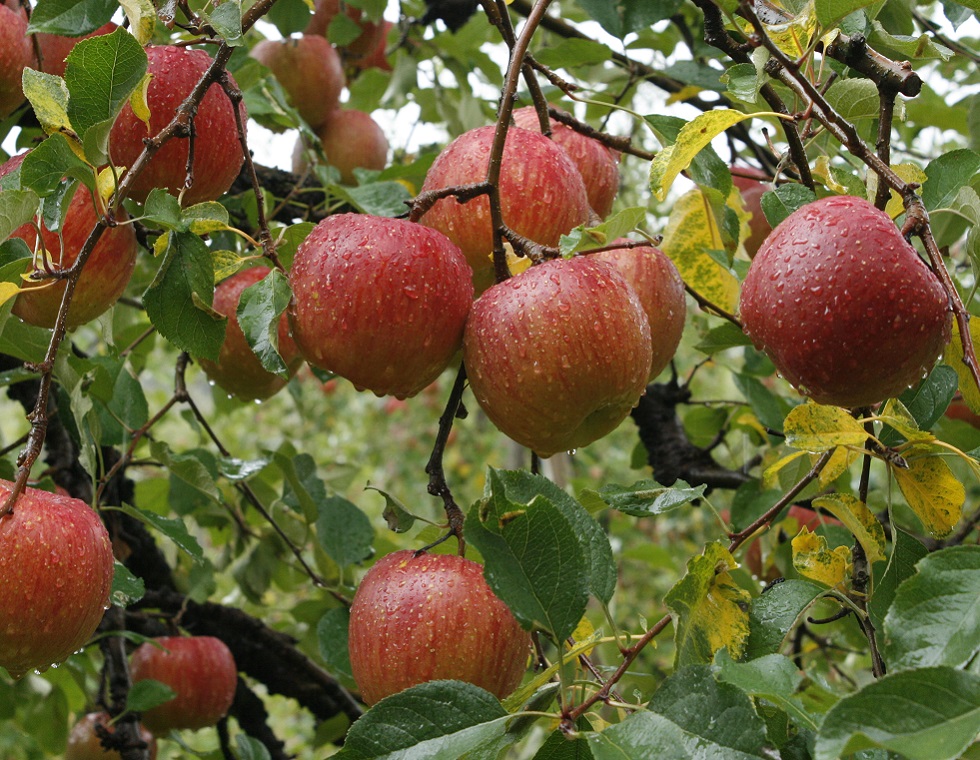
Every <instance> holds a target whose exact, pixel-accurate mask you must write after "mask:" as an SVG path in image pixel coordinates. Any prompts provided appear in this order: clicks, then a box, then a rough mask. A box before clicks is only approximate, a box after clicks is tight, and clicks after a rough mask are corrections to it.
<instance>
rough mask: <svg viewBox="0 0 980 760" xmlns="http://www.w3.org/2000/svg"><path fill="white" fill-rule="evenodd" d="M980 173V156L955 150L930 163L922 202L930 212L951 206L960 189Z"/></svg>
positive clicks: (970, 151) (972, 152) (969, 151)
mask: <svg viewBox="0 0 980 760" xmlns="http://www.w3.org/2000/svg"><path fill="white" fill-rule="evenodd" d="M977 172H980V154H977V153H975V152H974V151H972V150H966V149H962V150H953V151H950V152H949V153H944V154H943V155H941V156H939V157H938V158H935V159H933V160H932V161H930V162H929V165H928V166H927V167H926V177H927V178H928V179H926V181H925V183H923V185H922V202H923V203H924V204H925V207H926V209H927V210H928V211H932V210H934V209H938V208H945V207H947V206H949V205H950V204H951V203H952V202H953V200H954V199H955V198H956V196H957V194H958V193H959V191H960V188H962V187H965V186H966V185H968V184H969V183H970V180H971V179H973V176H974V175H975V174H976V173H977Z"/></svg>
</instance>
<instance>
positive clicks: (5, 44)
mask: <svg viewBox="0 0 980 760" xmlns="http://www.w3.org/2000/svg"><path fill="white" fill-rule="evenodd" d="M36 63H37V61H36V60H35V58H34V47H33V45H32V44H31V38H30V37H28V36H27V15H26V14H25V12H24V11H23V9H20V10H15V9H13V8H8V7H7V6H5V5H3V4H0V119H6V118H7V117H8V116H10V114H12V113H13V112H14V111H16V110H17V109H18V108H19V107H20V104H21V103H23V102H24V100H25V98H24V90H23V89H22V87H21V77H22V75H23V73H24V68H25V67H27V66H34V65H35V64H36Z"/></svg>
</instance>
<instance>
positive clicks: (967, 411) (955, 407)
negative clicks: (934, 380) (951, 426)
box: [944, 392, 980, 428]
mask: <svg viewBox="0 0 980 760" xmlns="http://www.w3.org/2000/svg"><path fill="white" fill-rule="evenodd" d="M944 416H945V417H946V418H947V419H950V420H960V421H961V422H965V423H966V424H968V425H971V426H973V427H975V428H980V414H977V413H976V412H975V411H973V410H972V409H971V408H970V406H969V405H968V404H967V403H966V400H965V399H964V398H963V396H962V394H960V393H959V392H957V394H956V395H955V396H953V400H952V401H950V402H949V406H947V407H946V412H945V414H944Z"/></svg>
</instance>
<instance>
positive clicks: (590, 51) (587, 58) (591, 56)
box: [534, 38, 612, 69]
mask: <svg viewBox="0 0 980 760" xmlns="http://www.w3.org/2000/svg"><path fill="white" fill-rule="evenodd" d="M534 57H535V58H536V59H537V60H538V62H539V63H543V64H544V65H545V66H547V67H548V68H551V69H561V68H565V67H570V66H588V65H593V64H597V63H602V62H604V61H608V60H609V59H610V58H612V51H611V50H610V49H609V47H608V46H606V45H603V44H602V43H601V42H595V41H593V40H588V39H577V38H576V39H569V40H561V41H560V42H558V43H557V44H555V45H552V46H551V47H546V48H543V49H541V50H539V51H537V52H536V53H535V55H534Z"/></svg>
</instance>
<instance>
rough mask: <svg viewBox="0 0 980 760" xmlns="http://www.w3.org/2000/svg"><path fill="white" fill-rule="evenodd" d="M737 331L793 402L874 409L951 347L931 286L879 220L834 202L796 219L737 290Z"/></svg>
mask: <svg viewBox="0 0 980 760" xmlns="http://www.w3.org/2000/svg"><path fill="white" fill-rule="evenodd" d="M740 312H741V316H742V324H743V326H744V328H745V332H746V334H747V335H748V336H749V337H750V338H751V339H752V341H753V343H755V345H756V346H757V347H758V348H759V349H761V350H763V351H765V352H766V354H767V355H768V356H769V358H770V359H771V360H772V363H773V364H774V365H776V369H777V370H778V371H779V372H780V373H782V374H783V376H784V377H786V379H787V380H789V382H791V383H792V384H793V385H794V386H796V388H797V390H799V391H800V393H803V394H804V395H806V396H810V397H812V398H813V399H814V400H815V401H817V402H819V403H821V404H831V405H835V406H843V407H860V406H869V405H872V404H877V403H878V402H879V401H882V400H884V399H886V398H889V397H892V396H896V395H898V394H900V393H901V392H902V391H904V390H905V389H906V388H908V387H910V386H912V385H914V384H916V383H918V382H919V381H920V380H921V379H922V378H923V376H924V375H925V373H927V372H928V371H929V369H930V368H931V367H932V365H933V363H934V362H935V361H936V358H937V357H938V356H939V354H940V353H941V352H942V350H943V347H944V346H945V345H946V344H947V343H948V342H949V338H950V327H951V312H950V306H949V299H948V297H947V296H946V293H945V292H944V291H943V288H942V286H941V285H940V283H939V279H938V278H937V277H936V276H935V275H934V274H933V273H932V271H931V270H930V269H929V267H927V266H926V265H925V263H924V262H923V261H922V259H920V258H919V255H918V254H917V253H916V251H915V249H914V248H913V247H912V246H911V245H909V243H908V242H907V241H906V240H905V238H903V237H902V235H901V233H900V232H899V230H898V228H897V227H896V226H895V224H894V222H892V220H891V219H890V218H889V217H888V215H887V214H885V213H884V212H883V211H880V210H878V209H877V208H875V207H874V206H873V205H872V204H871V203H869V202H868V201H866V200H864V199H863V198H855V197H853V196H832V197H828V198H823V199H820V200H817V201H814V202H813V203H808V204H807V205H806V206H803V207H802V208H800V209H798V210H796V211H794V212H793V213H792V214H790V215H789V216H788V217H787V218H786V219H785V220H784V221H783V222H782V223H781V224H780V225H779V226H778V227H776V229H775V230H773V232H772V234H771V235H770V236H769V237H768V238H767V239H766V242H765V243H764V244H763V245H762V248H760V249H759V253H758V254H756V257H755V259H753V261H752V266H751V267H749V272H748V274H747V275H746V277H745V282H744V283H743V284H742V293H741V299H740Z"/></svg>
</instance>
